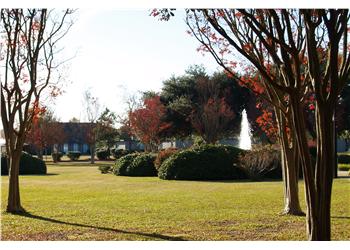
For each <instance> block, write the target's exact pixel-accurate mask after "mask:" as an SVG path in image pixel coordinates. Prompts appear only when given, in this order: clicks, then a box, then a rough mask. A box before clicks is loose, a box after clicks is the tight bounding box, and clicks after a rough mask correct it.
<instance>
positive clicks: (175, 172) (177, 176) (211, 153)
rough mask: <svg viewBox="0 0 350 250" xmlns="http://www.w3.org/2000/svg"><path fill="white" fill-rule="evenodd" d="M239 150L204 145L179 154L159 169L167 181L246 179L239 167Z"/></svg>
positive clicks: (222, 146) (174, 155) (159, 174)
mask: <svg viewBox="0 0 350 250" xmlns="http://www.w3.org/2000/svg"><path fill="white" fill-rule="evenodd" d="M242 152H244V150H241V149H239V148H235V147H232V146H226V145H225V146H224V145H202V146H197V147H193V148H191V149H187V150H183V151H180V152H177V153H175V154H173V155H172V156H170V157H169V158H168V159H166V160H165V161H164V162H163V164H162V165H161V166H160V168H159V169H158V176H159V178H161V179H166V180H230V179H241V178H244V173H243V172H242V171H241V170H240V169H239V168H238V167H237V161H238V156H239V154H240V153H242Z"/></svg>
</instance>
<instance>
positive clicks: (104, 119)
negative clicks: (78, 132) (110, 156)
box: [94, 108, 119, 149]
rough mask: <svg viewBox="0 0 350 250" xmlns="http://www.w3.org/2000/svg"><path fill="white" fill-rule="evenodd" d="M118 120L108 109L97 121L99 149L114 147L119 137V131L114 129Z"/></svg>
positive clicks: (96, 132)
mask: <svg viewBox="0 0 350 250" xmlns="http://www.w3.org/2000/svg"><path fill="white" fill-rule="evenodd" d="M116 119H117V117H116V115H115V114H114V113H113V112H111V111H110V110H109V109H108V108H106V109H105V110H104V111H103V112H102V113H101V115H100V117H99V118H98V119H97V121H96V126H95V129H94V133H95V135H96V143H97V145H98V147H107V148H108V149H110V148H111V147H112V146H114V144H115V141H116V140H117V138H118V136H119V133H118V130H117V129H116V128H115V127H114V124H115V122H116Z"/></svg>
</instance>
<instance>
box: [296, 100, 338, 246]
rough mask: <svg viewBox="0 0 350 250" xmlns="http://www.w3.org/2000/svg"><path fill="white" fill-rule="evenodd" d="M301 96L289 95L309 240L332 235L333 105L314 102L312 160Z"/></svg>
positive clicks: (328, 238)
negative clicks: (313, 147) (315, 134)
mask: <svg viewBox="0 0 350 250" xmlns="http://www.w3.org/2000/svg"><path fill="white" fill-rule="evenodd" d="M298 100H300V98H291V102H292V106H293V108H292V113H293V121H294V124H295V129H296V133H297V135H298V136H297V141H298V147H299V155H300V159H301V165H302V169H303V174H304V181H305V196H306V205H307V216H306V220H307V223H306V230H307V236H308V239H309V240H315V241H321V240H322V241H323V240H330V239H331V237H330V236H331V226H330V208H331V191H332V182H333V174H334V162H335V161H334V150H335V147H334V138H333V136H334V133H333V126H334V120H333V113H334V112H333V111H332V110H334V109H333V107H332V105H330V104H329V103H327V104H319V103H317V105H316V133H317V157H316V166H313V165H312V164H311V158H310V153H309V150H308V145H307V138H306V133H305V119H304V117H303V115H301V114H303V113H302V111H303V109H302V106H301V105H302V104H300V102H299V101H298Z"/></svg>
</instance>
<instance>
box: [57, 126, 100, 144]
mask: <svg viewBox="0 0 350 250" xmlns="http://www.w3.org/2000/svg"><path fill="white" fill-rule="evenodd" d="M59 124H61V125H62V126H63V130H64V132H65V135H66V143H69V144H71V143H79V144H83V143H87V136H88V133H89V131H90V130H91V127H92V126H93V125H94V124H92V123H89V122H60V123H59Z"/></svg>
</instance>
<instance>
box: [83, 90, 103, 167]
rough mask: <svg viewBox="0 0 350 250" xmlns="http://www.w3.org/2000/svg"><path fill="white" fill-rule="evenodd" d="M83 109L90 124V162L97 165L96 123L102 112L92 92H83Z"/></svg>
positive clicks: (88, 134)
mask: <svg viewBox="0 0 350 250" xmlns="http://www.w3.org/2000/svg"><path fill="white" fill-rule="evenodd" d="M83 107H84V109H85V112H86V118H87V121H88V122H89V123H90V126H89V129H88V132H87V134H86V141H87V142H88V143H89V146H90V154H91V157H90V162H91V164H94V163H95V148H96V131H95V130H96V127H95V122H96V120H97V118H98V115H99V112H100V103H99V101H98V98H97V97H94V96H92V93H91V92H90V90H88V89H87V90H85V91H84V92H83Z"/></svg>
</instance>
